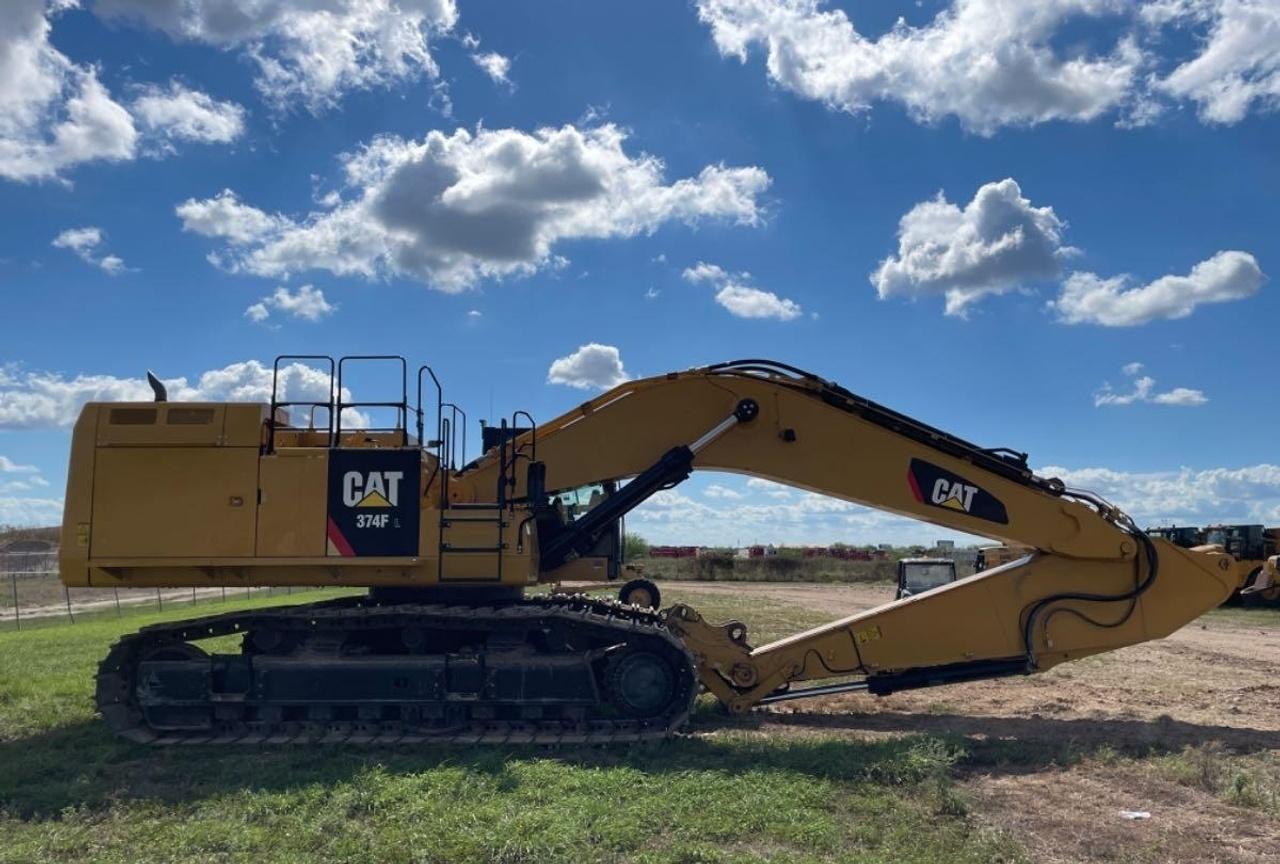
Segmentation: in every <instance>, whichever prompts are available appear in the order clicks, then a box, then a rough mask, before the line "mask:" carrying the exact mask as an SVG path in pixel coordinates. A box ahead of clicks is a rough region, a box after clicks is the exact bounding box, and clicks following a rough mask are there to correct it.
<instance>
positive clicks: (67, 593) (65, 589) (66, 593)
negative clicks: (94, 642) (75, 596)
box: [62, 585, 76, 624]
mask: <svg viewBox="0 0 1280 864" xmlns="http://www.w3.org/2000/svg"><path fill="white" fill-rule="evenodd" d="M62 594H63V596H64V597H66V598H67V618H68V619H70V621H71V623H72V624H74V623H76V616H74V615H72V614H71V586H69V585H63V586H62Z"/></svg>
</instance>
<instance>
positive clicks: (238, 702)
mask: <svg viewBox="0 0 1280 864" xmlns="http://www.w3.org/2000/svg"><path fill="white" fill-rule="evenodd" d="M237 634H239V635H241V636H242V637H243V640H242V647H241V652H240V653H239V654H208V653H206V652H205V651H204V650H202V649H201V648H200V647H199V646H198V645H197V644H196V643H197V642H199V641H200V640H205V639H212V638H216V637H221V636H230V635H237ZM696 693H697V674H696V671H695V667H694V662H693V658H692V656H691V655H690V653H689V651H688V650H687V649H686V648H685V647H684V645H683V644H682V643H681V642H680V640H679V639H677V638H676V637H675V636H674V635H673V634H672V633H671V632H670V631H669V630H667V628H666V627H665V626H664V624H663V620H662V618H661V616H660V615H659V614H658V613H657V612H655V611H653V610H649V609H641V608H639V607H635V606H626V605H623V604H621V603H618V602H616V601H611V600H606V599H601V598H593V597H587V596H583V595H571V596H564V595H552V596H540V597H527V598H523V599H520V600H516V601H513V602H511V603H507V604H502V605H495V606H472V605H462V606H454V605H437V604H426V603H393V604H388V605H380V604H377V603H374V602H371V601H369V600H368V599H367V598H344V599H341V600H338V601H329V602H326V603H316V604H307V605H300V606H290V607H280V608H267V609H261V610H253V611H247V612H234V613H228V614H224V615H213V616H209V617H205V618H196V619H189V620H186V621H177V622H172V623H166V624H158V625H153V626H150V627H146V628H144V629H142V630H140V631H138V632H137V633H133V634H131V635H128V636H125V637H123V638H122V639H120V640H119V641H118V642H117V643H116V644H115V645H114V646H112V648H111V651H110V653H109V654H108V655H107V657H106V659H105V660H103V662H102V663H101V664H100V666H99V668H98V675H97V707H98V710H99V712H100V713H101V714H102V716H103V718H104V719H105V720H106V721H107V723H108V724H109V725H110V726H111V728H112V729H113V730H114V731H115V732H116V733H117V734H119V735H121V736H122V737H124V738H127V739H129V740H132V741H136V742H139V743H146V744H154V745H168V744H206V745H219V744H257V743H265V744H285V743H293V742H297V743H309V744H315V743H332V744H364V745H390V744H418V743H450V744H604V743H613V742H629V741H644V740H651V739H657V738H663V737H666V736H668V735H670V734H671V733H673V732H674V731H675V730H676V729H678V728H679V727H680V726H681V724H683V723H684V721H685V719H686V718H687V716H688V713H689V710H690V707H691V705H692V702H693V698H694V696H695V695H696Z"/></svg>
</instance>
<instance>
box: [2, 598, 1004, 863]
mask: <svg viewBox="0 0 1280 864" xmlns="http://www.w3.org/2000/svg"><path fill="white" fill-rule="evenodd" d="M673 593H675V592H673ZM318 596H323V595H321V594H319V593H314V594H310V595H298V594H295V595H294V596H293V597H291V598H290V599H291V600H293V601H302V600H309V599H313V598H315V597H318ZM272 599H274V600H275V601H277V602H278V601H280V600H281V599H283V598H280V597H276V598H272ZM673 599H677V598H673ZM696 600H697V604H698V606H699V608H701V609H703V610H704V613H705V614H706V615H707V616H708V617H709V618H713V619H717V620H718V619H723V618H729V617H745V618H747V620H748V623H751V620H750V617H747V616H745V615H741V614H740V613H742V612H743V611H746V609H747V608H748V607H746V604H744V603H743V602H742V601H735V600H731V599H730V600H725V601H722V600H720V599H719V598H710V597H701V596H700V597H697V598H696ZM267 602H269V599H268V598H259V599H256V600H251V601H240V602H238V603H236V604H227V605H226V606H213V605H211V606H210V607H208V608H207V609H205V610H201V609H200V608H199V607H197V608H196V609H195V610H194V611H195V612H196V613H197V614H201V613H202V612H216V611H223V610H225V609H228V608H232V607H233V606H247V605H264V604H265V603H267ZM749 608H750V609H751V611H752V612H753V615H752V616H751V617H755V616H761V620H763V621H768V622H769V626H767V627H764V628H758V629H759V632H758V633H756V632H755V631H756V629H757V628H753V634H754V636H753V638H757V641H763V640H764V639H767V638H773V637H775V636H778V635H783V633H784V632H792V631H794V629H796V628H798V627H800V626H805V625H807V624H810V623H813V619H814V618H815V617H817V616H816V614H815V613H809V612H805V611H803V610H799V611H798V610H796V609H795V607H783V606H781V605H780V604H765V605H763V606H762V605H761V604H759V603H757V602H754V601H753V602H752V604H751V606H750V607H749ZM192 611H193V610H192V609H190V608H188V607H185V606H184V607H181V608H174V609H166V610H165V611H164V613H163V615H161V614H156V613H150V614H134V615H130V616H127V617H126V618H125V619H123V620H115V619H114V618H109V619H99V620H95V621H89V622H80V623H77V624H74V625H68V626H64V627H57V628H46V629H42V630H37V631H32V632H21V633H5V634H0V657H2V658H3V660H2V661H0V862H28V861H30V862H45V861H53V862H61V861H67V862H70V861H76V862H79V861H102V862H122V864H124V862H128V864H133V862H173V861H199V862H208V861H246V862H250V861H252V862H255V864H259V862H262V864H268V862H293V861H301V860H305V861H318V862H331V861H332V862H339V861H351V862H365V861H389V862H406V864H407V862H449V864H454V862H457V864H467V862H490V861H497V862H614V861H618V862H700V861H735V862H736V861H764V860H785V861H814V862H827V861H841V862H843V861H849V862H879V861H885V862H888V861H904V862H933V861H955V862H989V861H1010V860H1021V853H1020V851H1019V849H1018V848H1017V847H1016V846H1015V845H1014V844H1013V843H1012V842H1011V841H1010V840H1009V839H1008V838H1007V837H1004V836H1001V835H997V834H995V833H992V832H991V831H989V830H986V829H983V828H980V827H978V826H977V825H976V824H975V823H974V822H973V821H972V820H971V819H970V818H969V817H968V816H967V807H966V804H965V801H964V799H963V797H962V796H960V795H959V794H958V793H957V791H956V787H955V784H954V783H953V781H952V776H953V773H954V772H955V771H956V770H957V763H958V761H959V760H962V759H964V758H965V745H964V742H963V741H961V740H951V739H948V738H944V737H939V736H927V735H908V736H905V737H901V738H889V739H878V740H855V739H851V738H848V737H836V736H826V735H818V734H809V735H804V736H803V737H801V736H782V735H778V736H768V735H764V734H762V733H759V732H754V731H751V730H750V729H749V728H743V727H741V726H739V725H736V724H732V723H728V722H726V721H725V718H723V717H721V716H720V715H719V714H717V713H716V712H715V711H714V710H711V709H708V708H707V707H705V706H704V707H703V708H702V709H701V710H700V711H699V712H698V717H697V719H696V720H695V724H694V728H695V734H693V735H690V736H686V737H682V738H680V739H677V740H674V741H669V742H661V743H656V744H649V745H644V746H634V745H633V746H626V747H615V748H594V749H593V748H564V749H556V750H548V749H539V748H514V749H513V748H502V749H444V748H430V747H426V748H423V747H417V748H400V749H356V748H329V749H307V748H300V747H299V748H288V747H283V748H276V749H271V748H251V747H241V748H233V749H223V750H218V749H206V748H199V747H191V748H175V749H171V750H157V749H148V748H144V747H140V746H137V745H132V744H128V743H126V742H122V741H119V740H117V739H115V738H113V737H112V736H111V735H110V734H109V733H108V732H107V731H106V729H105V728H104V727H103V726H102V725H101V723H99V722H98V721H97V720H95V719H94V716H93V708H92V701H91V699H92V696H91V688H92V675H93V671H94V668H95V666H96V663H97V661H98V659H99V658H100V657H101V656H102V655H103V654H104V653H105V652H106V650H107V647H108V645H109V644H110V642H111V641H112V639H114V638H115V637H116V636H117V635H118V634H120V633H122V632H125V631H128V630H132V629H134V628H136V627H138V626H142V625H144V624H146V623H150V622H151V621H155V620H161V619H167V618H173V617H185V616H187V615H190V614H191V613H192Z"/></svg>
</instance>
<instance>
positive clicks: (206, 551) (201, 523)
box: [90, 447, 258, 558]
mask: <svg viewBox="0 0 1280 864" xmlns="http://www.w3.org/2000/svg"><path fill="white" fill-rule="evenodd" d="M257 499H258V451H257V449H256V448H247V447H244V448H239V447H237V448H231V447H200V448H191V447H114V448H113V447H100V448H98V452H97V460H96V465H95V470H94V484H93V526H92V539H91V540H90V543H91V545H90V557H91V558H105V557H129V558H145V557H154V556H171V557H180V558H193V557H240V556H250V555H253V549H254V530H255V523H256V518H255V514H256V511H257Z"/></svg>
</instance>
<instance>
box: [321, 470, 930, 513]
mask: <svg viewBox="0 0 1280 864" xmlns="http://www.w3.org/2000/svg"><path fill="white" fill-rule="evenodd" d="M907 482H908V483H910V484H911V494H912V495H914V496H916V500H917V501H919V502H920V503H921V504H923V503H924V496H923V495H921V494H920V485H919V484H918V483H916V475H915V474H913V473H912V472H911V469H910V468H907ZM330 524H333V523H330Z"/></svg>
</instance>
